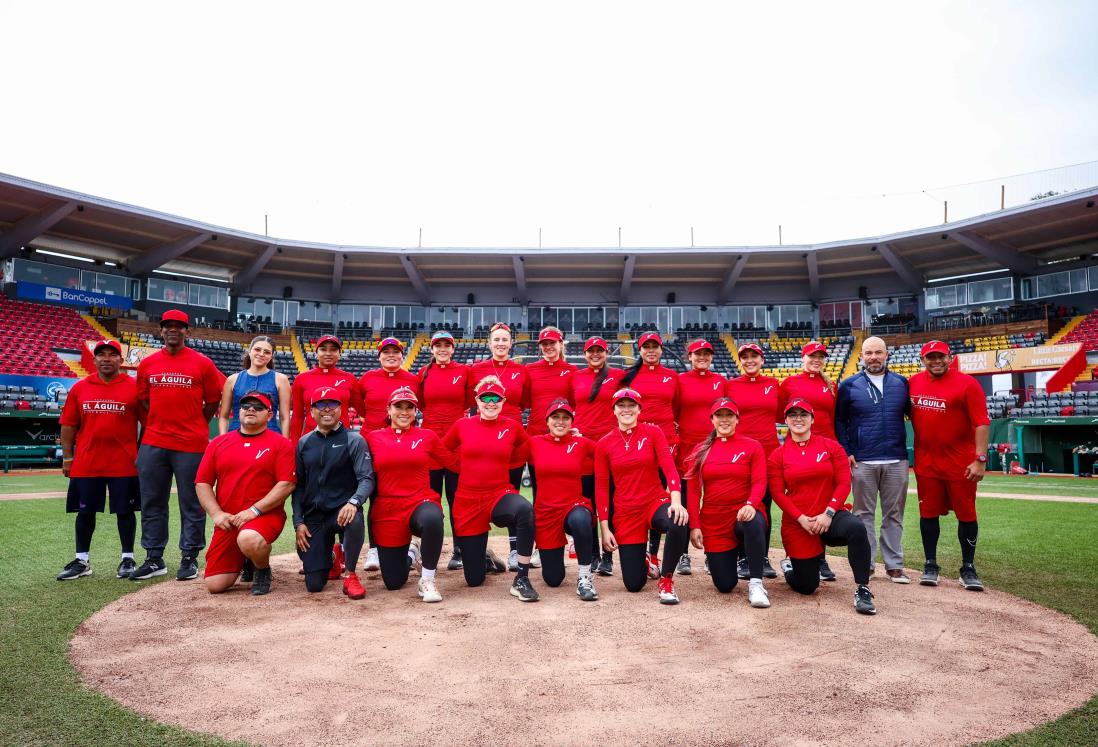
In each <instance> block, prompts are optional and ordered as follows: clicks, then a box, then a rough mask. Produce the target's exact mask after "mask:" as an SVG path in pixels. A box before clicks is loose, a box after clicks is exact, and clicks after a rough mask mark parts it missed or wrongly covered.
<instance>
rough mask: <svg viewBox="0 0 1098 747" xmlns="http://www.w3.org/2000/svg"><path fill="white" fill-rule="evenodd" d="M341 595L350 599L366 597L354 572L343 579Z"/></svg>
mask: <svg viewBox="0 0 1098 747" xmlns="http://www.w3.org/2000/svg"><path fill="white" fill-rule="evenodd" d="M343 593H344V594H346V595H347V596H349V597H350V598H351V599H363V598H365V597H366V590H365V589H363V588H362V582H361V581H359V580H358V574H357V573H355V572H354V571H351V572H350V573H348V574H347V575H346V576H344V577H343Z"/></svg>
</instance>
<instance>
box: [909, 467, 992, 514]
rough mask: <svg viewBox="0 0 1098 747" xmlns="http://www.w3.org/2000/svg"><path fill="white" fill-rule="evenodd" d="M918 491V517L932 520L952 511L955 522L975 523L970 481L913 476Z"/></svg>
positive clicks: (972, 491)
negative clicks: (955, 517) (955, 518)
mask: <svg viewBox="0 0 1098 747" xmlns="http://www.w3.org/2000/svg"><path fill="white" fill-rule="evenodd" d="M915 482H916V485H917V487H918V491H919V517H920V518H922V519H933V518H934V517H936V516H945V515H946V514H948V513H949V512H950V511H952V512H953V513H954V514H955V515H956V516H957V521H976V487H977V485H978V483H975V482H973V481H972V480H940V479H938V478H935V477H925V476H923V475H915Z"/></svg>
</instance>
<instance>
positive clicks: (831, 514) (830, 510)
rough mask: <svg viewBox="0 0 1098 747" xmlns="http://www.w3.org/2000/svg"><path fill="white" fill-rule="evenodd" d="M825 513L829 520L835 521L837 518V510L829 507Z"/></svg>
mask: <svg viewBox="0 0 1098 747" xmlns="http://www.w3.org/2000/svg"><path fill="white" fill-rule="evenodd" d="M824 513H825V514H827V518H829V519H834V518H835V509H833V508H831V507H830V506H828V507H827V508H826V509H825V510H824Z"/></svg>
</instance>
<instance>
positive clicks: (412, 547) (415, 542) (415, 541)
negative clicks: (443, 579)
mask: <svg viewBox="0 0 1098 747" xmlns="http://www.w3.org/2000/svg"><path fill="white" fill-rule="evenodd" d="M408 563H409V567H410V569H411V570H413V571H415V572H416V573H421V572H422V570H423V562H422V561H421V560H420V557H419V537H412V541H411V542H410V543H408Z"/></svg>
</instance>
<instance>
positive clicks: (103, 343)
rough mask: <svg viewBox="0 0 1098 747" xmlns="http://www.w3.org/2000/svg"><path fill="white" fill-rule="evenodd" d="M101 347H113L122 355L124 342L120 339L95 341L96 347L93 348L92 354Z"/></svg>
mask: <svg viewBox="0 0 1098 747" xmlns="http://www.w3.org/2000/svg"><path fill="white" fill-rule="evenodd" d="M99 348H112V349H113V350H114V351H115V352H117V353H118V354H119V355H122V343H120V342H119V341H118V340H100V341H99V342H97V343H95V347H94V348H92V355H95V354H96V353H98V352H99Z"/></svg>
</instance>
